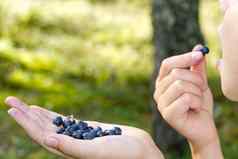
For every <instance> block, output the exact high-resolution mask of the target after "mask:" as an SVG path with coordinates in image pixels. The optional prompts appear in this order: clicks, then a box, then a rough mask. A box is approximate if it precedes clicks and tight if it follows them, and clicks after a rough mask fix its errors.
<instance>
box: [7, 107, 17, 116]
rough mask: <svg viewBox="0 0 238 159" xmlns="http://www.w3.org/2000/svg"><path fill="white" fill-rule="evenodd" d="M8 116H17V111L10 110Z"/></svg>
mask: <svg viewBox="0 0 238 159" xmlns="http://www.w3.org/2000/svg"><path fill="white" fill-rule="evenodd" d="M8 114H9V115H10V116H12V117H15V116H16V114H17V110H16V109H14V108H12V109H10V110H8Z"/></svg>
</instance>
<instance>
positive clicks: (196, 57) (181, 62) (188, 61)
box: [159, 51, 203, 80]
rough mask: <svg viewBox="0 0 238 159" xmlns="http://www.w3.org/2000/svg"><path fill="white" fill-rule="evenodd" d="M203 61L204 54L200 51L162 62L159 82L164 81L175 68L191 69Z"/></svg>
mask: <svg viewBox="0 0 238 159" xmlns="http://www.w3.org/2000/svg"><path fill="white" fill-rule="evenodd" d="M202 59H203V54H202V53H201V52H200V51H193V52H190V53H187V54H183V55H178V56H173V57H170V58H167V59H165V60H164V61H163V62H162V65H161V69H160V73H159V80H161V79H163V78H164V77H165V76H167V75H168V74H169V73H170V71H171V70H173V69H175V68H182V69H183V68H190V67H191V66H193V65H196V64H198V63H199V62H200V61H201V60H202Z"/></svg>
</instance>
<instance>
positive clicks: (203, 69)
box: [191, 58, 208, 90]
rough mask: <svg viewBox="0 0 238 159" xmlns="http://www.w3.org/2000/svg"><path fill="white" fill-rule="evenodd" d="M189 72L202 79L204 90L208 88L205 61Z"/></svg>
mask: <svg viewBox="0 0 238 159" xmlns="http://www.w3.org/2000/svg"><path fill="white" fill-rule="evenodd" d="M191 71H194V72H196V73H198V74H200V76H201V77H202V79H203V82H204V87H205V90H206V89H207V88H208V77H207V62H206V59H205V58H204V60H202V61H201V62H200V63H199V64H197V65H194V66H192V67H191Z"/></svg>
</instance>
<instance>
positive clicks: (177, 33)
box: [152, 0, 203, 153]
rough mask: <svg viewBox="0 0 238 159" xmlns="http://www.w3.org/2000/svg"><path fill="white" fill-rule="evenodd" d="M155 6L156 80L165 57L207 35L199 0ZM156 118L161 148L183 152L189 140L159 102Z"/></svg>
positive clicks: (162, 1) (159, 1) (160, 0)
mask: <svg viewBox="0 0 238 159" xmlns="http://www.w3.org/2000/svg"><path fill="white" fill-rule="evenodd" d="M152 5H153V11H152V18H153V27H154V45H155V71H154V75H153V80H154V81H155V78H156V77H157V75H158V70H159V68H160V64H161V62H162V61H163V60H164V59H165V58H167V57H169V56H174V55H177V54H178V53H185V52H188V51H190V50H191V49H192V48H193V46H194V45H196V44H198V43H203V37H202V34H201V31H200V27H199V16H198V15H199V14H198V8H199V2H198V0H153V4H152ZM153 85H154V83H153ZM153 88H154V87H153ZM153 117H154V124H153V125H154V137H155V140H156V143H157V144H158V145H159V147H160V148H161V149H162V150H164V151H175V152H178V153H182V152H183V150H184V147H185V146H186V142H185V139H184V138H183V137H182V136H180V135H178V134H177V133H176V132H175V131H174V130H173V129H172V128H170V126H168V124H166V123H165V121H164V120H163V119H162V118H161V116H160V114H159V112H158V111H157V108H156V106H155V104H153Z"/></svg>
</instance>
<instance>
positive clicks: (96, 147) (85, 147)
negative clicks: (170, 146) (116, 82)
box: [6, 97, 162, 159]
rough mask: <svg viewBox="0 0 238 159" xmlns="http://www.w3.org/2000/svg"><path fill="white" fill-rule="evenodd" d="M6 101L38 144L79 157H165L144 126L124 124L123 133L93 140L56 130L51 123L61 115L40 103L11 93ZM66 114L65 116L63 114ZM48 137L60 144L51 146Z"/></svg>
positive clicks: (108, 127) (81, 158)
mask: <svg viewBox="0 0 238 159" xmlns="http://www.w3.org/2000/svg"><path fill="white" fill-rule="evenodd" d="M6 104H7V105H9V106H10V107H12V108H11V109H10V110H9V114H10V115H11V116H12V117H13V118H14V119H15V120H16V121H17V123H18V124H19V125H20V126H22V127H23V128H24V130H25V131H26V132H27V134H28V135H29V136H30V137H31V138H32V139H33V140H34V141H36V142H37V143H38V144H40V145H41V146H43V147H44V148H46V149H47V150H49V151H50V152H53V153H55V154H57V155H60V156H63V157H66V158H80V159H92V158H93V159H112V158H113V159H143V158H152V157H149V156H145V155H146V154H153V155H154V154H156V155H157V156H158V157H160V158H162V155H161V153H160V152H159V150H158V149H157V148H156V146H155V144H154V142H153V141H152V139H151V137H150V135H148V133H146V132H145V131H143V130H140V129H137V128H133V127H127V126H121V125H119V127H120V128H121V129H122V135H120V136H106V137H100V138H96V139H94V140H77V139H74V138H71V137H69V136H65V135H61V134H57V133H56V130H57V127H56V126H54V125H53V124H52V121H53V119H54V118H56V117H57V116H59V114H57V113H55V112H51V111H48V110H46V109H44V108H41V107H38V106H28V105H27V104H25V103H23V102H22V101H20V100H19V99H17V98H15V97H8V98H7V99H6ZM62 117H63V116H62ZM88 124H89V125H90V126H93V127H96V126H100V127H102V128H103V129H110V128H112V127H114V126H118V125H114V124H113V125H112V124H104V123H99V122H92V121H88ZM49 139H51V140H52V139H54V140H55V141H57V144H55V145H54V146H49V145H48V144H47V142H48V141H49Z"/></svg>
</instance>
